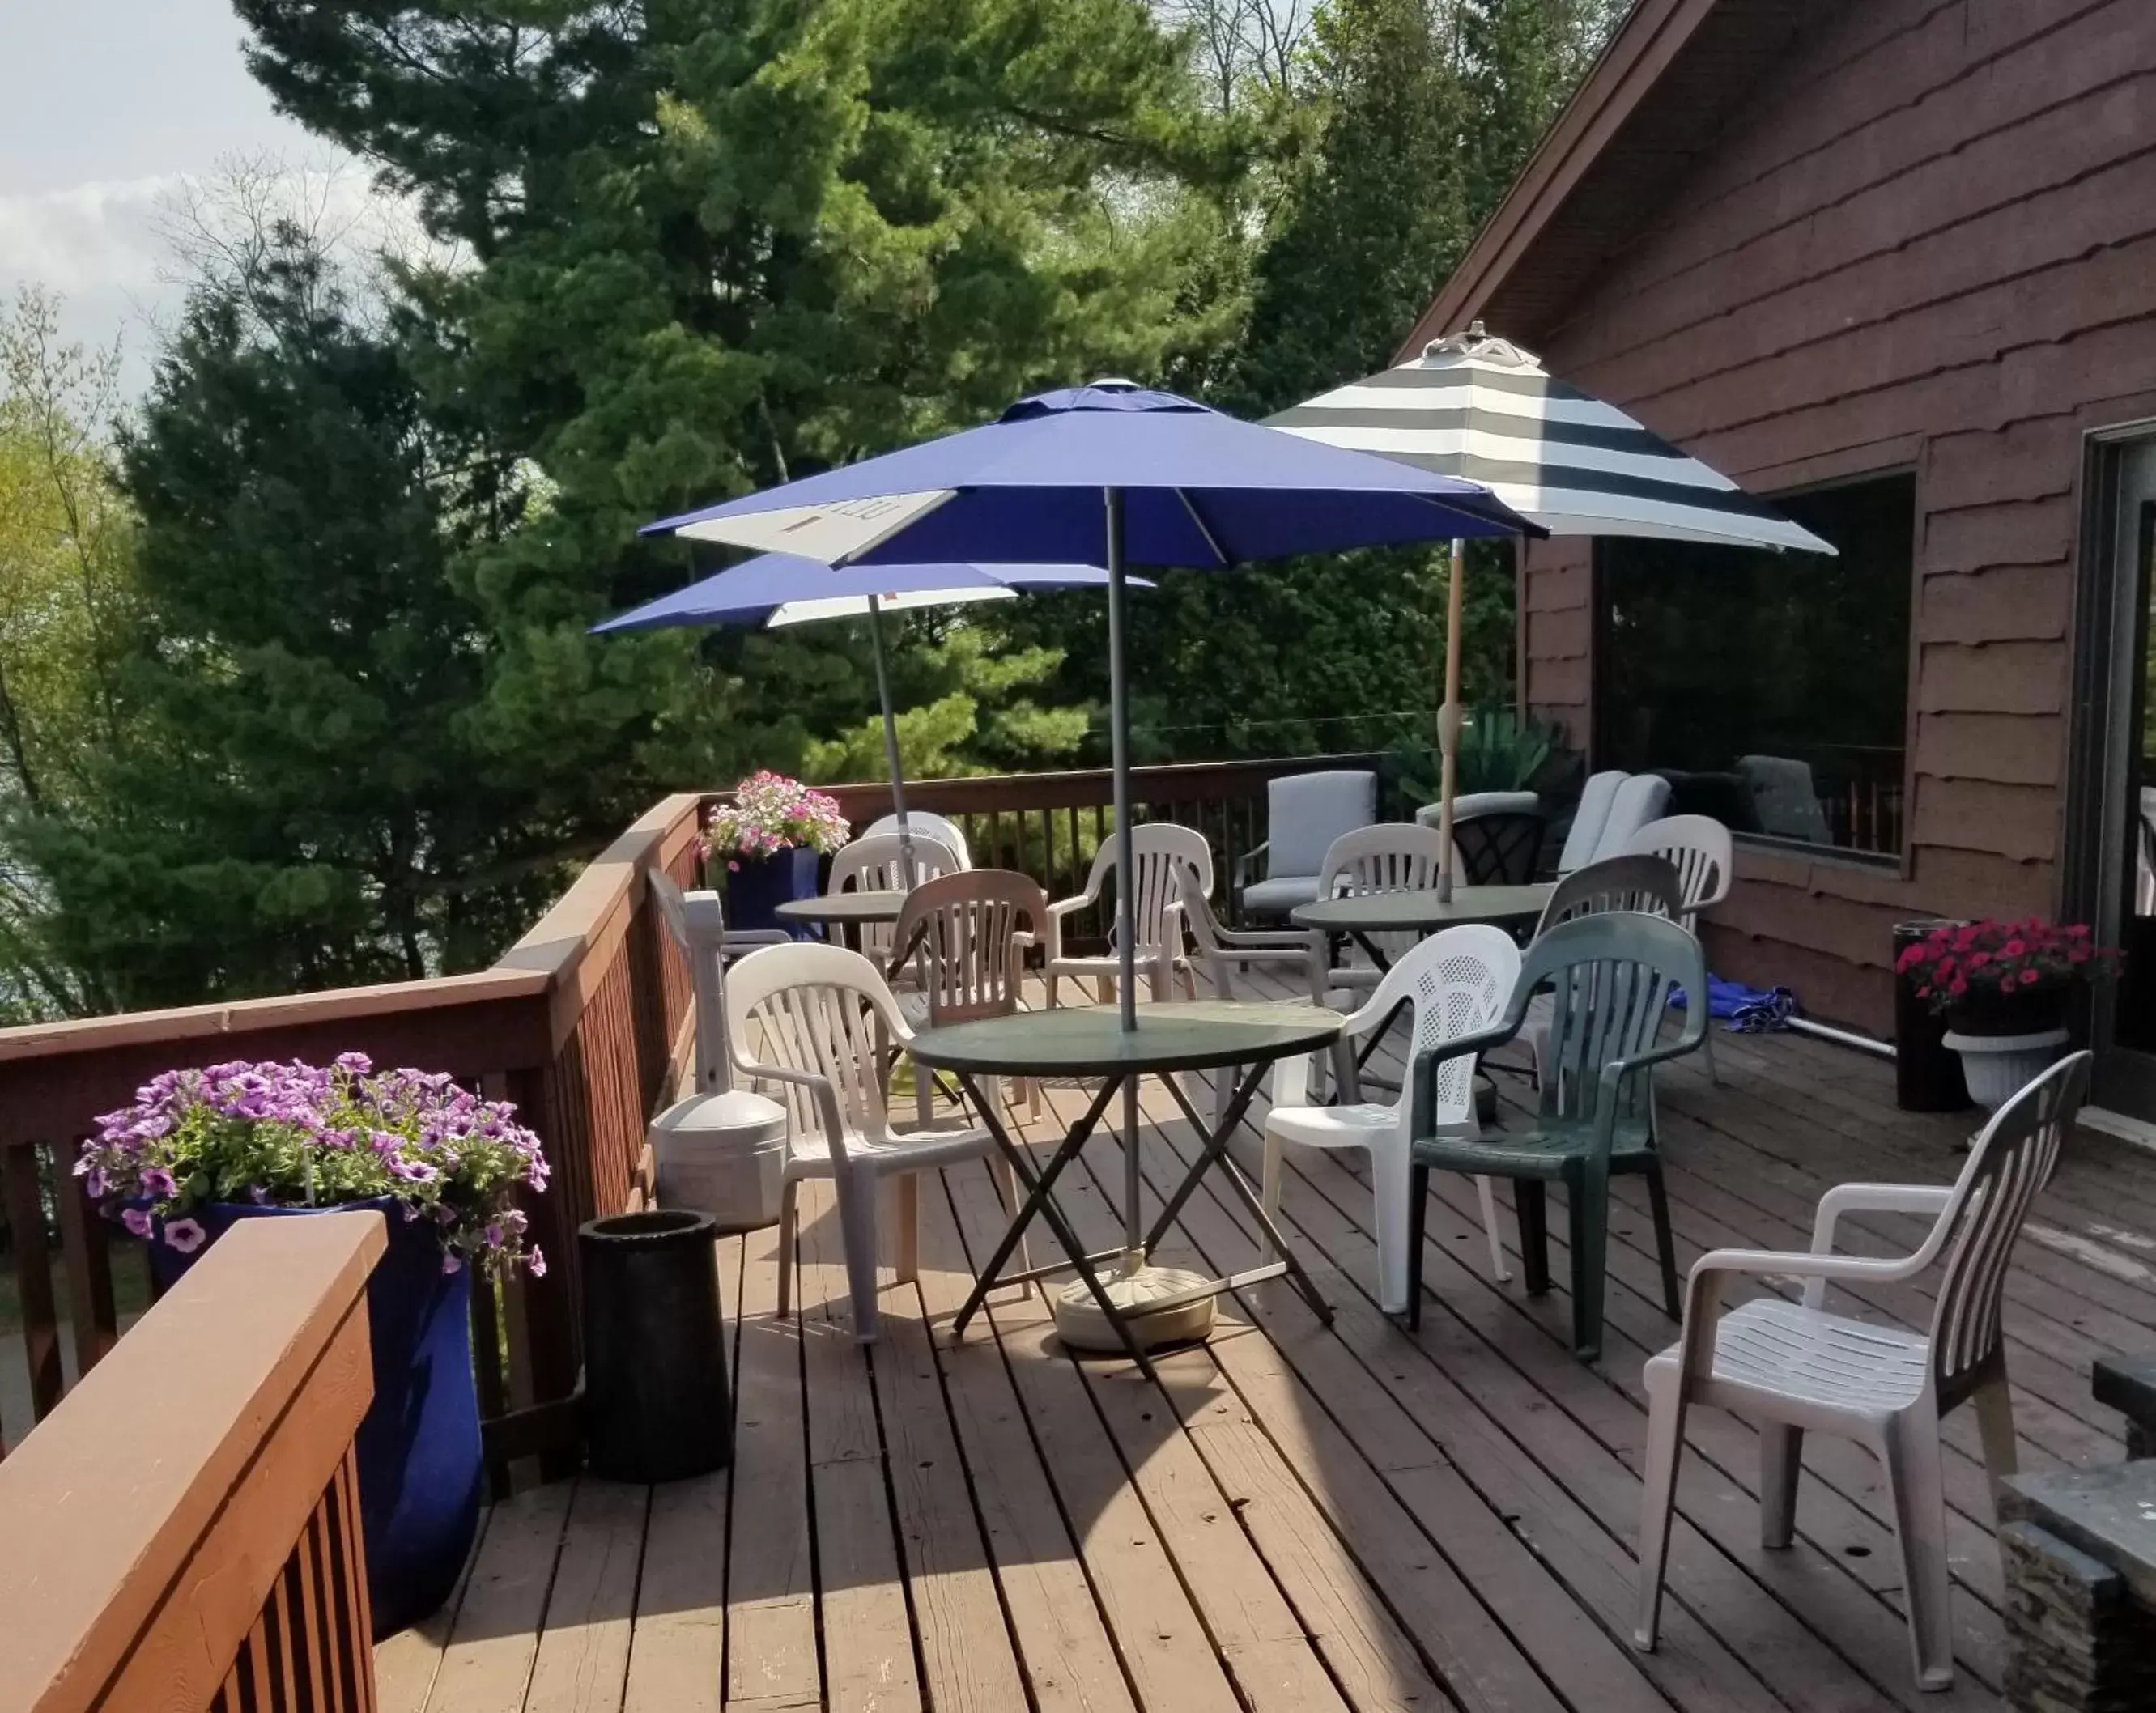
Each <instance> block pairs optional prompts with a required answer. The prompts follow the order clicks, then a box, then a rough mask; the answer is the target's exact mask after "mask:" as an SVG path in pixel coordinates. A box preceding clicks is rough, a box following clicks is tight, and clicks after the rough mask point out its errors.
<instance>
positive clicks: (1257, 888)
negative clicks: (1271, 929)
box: [1243, 874, 1317, 916]
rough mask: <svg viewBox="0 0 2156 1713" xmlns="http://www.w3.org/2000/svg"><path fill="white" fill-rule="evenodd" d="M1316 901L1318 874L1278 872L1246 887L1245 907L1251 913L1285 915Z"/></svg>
mask: <svg viewBox="0 0 2156 1713" xmlns="http://www.w3.org/2000/svg"><path fill="white" fill-rule="evenodd" d="M1316 902H1317V875H1315V874H1276V875H1275V876H1273V877H1272V878H1271V879H1270V880H1253V881H1252V882H1251V883H1250V885H1247V886H1245V888H1244V889H1243V909H1244V910H1245V911H1246V912H1247V913H1249V914H1250V915H1259V916H1284V915H1286V914H1287V913H1288V912H1289V911H1290V910H1293V909H1294V908H1295V907H1296V905H1299V904H1314V903H1316Z"/></svg>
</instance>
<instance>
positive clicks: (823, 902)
mask: <svg viewBox="0 0 2156 1713" xmlns="http://www.w3.org/2000/svg"><path fill="white" fill-rule="evenodd" d="M905 908H906V894H905V893H903V892H901V891H900V890H897V889H896V888H893V889H891V890H888V891H875V890H868V891H860V892H819V893H818V894H817V895H815V896H814V898H789V899H788V900H786V901H785V902H784V903H783V904H782V905H778V907H777V908H776V909H774V910H773V911H772V914H773V915H775V916H777V917H778V919H779V921H783V922H823V923H825V924H827V925H829V926H834V927H837V928H839V929H842V930H843V931H844V933H845V936H846V944H847V945H848V946H851V947H852V948H853V949H854V950H855V951H860V949H861V929H862V928H863V927H864V926H870V927H875V926H882V927H889V926H891V924H892V923H893V922H895V921H897V920H898V913H899V912H900V911H901V910H903V909H905Z"/></svg>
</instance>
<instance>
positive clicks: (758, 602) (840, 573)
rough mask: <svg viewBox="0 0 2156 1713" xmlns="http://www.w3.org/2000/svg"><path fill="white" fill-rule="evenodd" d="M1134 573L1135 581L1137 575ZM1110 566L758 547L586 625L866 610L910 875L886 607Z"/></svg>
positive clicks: (782, 620)
mask: <svg viewBox="0 0 2156 1713" xmlns="http://www.w3.org/2000/svg"><path fill="white" fill-rule="evenodd" d="M1140 581H1142V579H1141V580H1140ZM1107 582H1108V573H1107V572H1106V571H1105V570H1104V569H1102V568H1101V567H1098V566H1093V565H963V564H952V565H856V566H850V567H846V568H844V569H843V570H834V569H833V568H832V567H830V566H828V565H826V564H824V562H822V561H821V560H817V559H803V558H802V557H801V556H799V555H798V554H793V553H764V554H760V555H758V556H757V557H756V558H754V559H751V560H747V561H745V562H742V564H739V565H736V566H732V567H729V568H727V569H726V570H725V571H721V572H714V573H713V574H712V575H711V576H710V577H703V578H701V579H699V580H698V581H697V582H693V583H690V585H689V586H688V587H686V588H681V589H676V590H675V591H674V592H673V593H671V594H669V595H661V596H660V597H659V598H658V599H657V600H655V601H647V602H645V603H644V605H643V606H641V607H638V608H634V609H633V610H631V611H629V612H627V613H621V614H619V616H618V617H616V618H609V619H607V620H605V621H604V622H603V623H598V624H595V625H593V627H592V632H593V634H594V635H603V634H605V633H608V632H610V631H634V630H663V629H669V628H676V627H690V626H704V625H720V624H737V625H761V626H762V627H764V628H767V629H777V628H779V627H781V626H783V625H791V624H812V623H815V622H816V621H818V620H819V619H827V618H865V619H867V620H868V621H869V637H870V642H871V643H872V644H873V645H874V647H875V677H876V702H877V705H878V707H879V710H880V712H881V715H882V718H883V742H884V762H885V766H886V767H888V768H889V770H890V772H891V808H892V810H893V811H894V813H896V815H897V817H898V836H899V839H900V841H901V849H902V851H903V852H904V859H905V864H906V876H907V878H908V879H909V880H911V877H912V874H913V828H912V823H911V820H910V819H909V818H908V817H907V815H906V776H905V772H904V769H903V768H902V767H901V764H900V761H899V753H898V714H897V710H896V708H895V707H893V705H892V704H891V673H890V669H889V665H888V663H887V660H886V658H885V648H884V634H883V615H884V614H885V613H896V612H903V611H905V610H906V609H907V608H916V607H949V606H957V605H960V604H962V603H968V602H973V601H998V600H1009V599H1011V598H1012V597H1014V596H1016V595H1018V594H1019V592H1022V591H1024V590H1041V589H1074V588H1104V587H1106V585H1107Z"/></svg>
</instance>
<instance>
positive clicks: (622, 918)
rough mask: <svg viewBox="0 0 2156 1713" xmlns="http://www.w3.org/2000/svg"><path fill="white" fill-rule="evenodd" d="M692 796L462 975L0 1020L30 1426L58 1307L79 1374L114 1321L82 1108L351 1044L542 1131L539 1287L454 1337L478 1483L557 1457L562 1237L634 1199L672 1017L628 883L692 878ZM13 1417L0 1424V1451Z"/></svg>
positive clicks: (3, 1180)
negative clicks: (462, 1340) (168, 1079)
mask: <svg viewBox="0 0 2156 1713" xmlns="http://www.w3.org/2000/svg"><path fill="white" fill-rule="evenodd" d="M700 808H701V799H699V798H696V797H695V796H691V795H683V796H679V797H672V798H667V799H666V800H665V802H663V803H660V804H659V805H658V806H657V807H656V808H654V809H652V810H651V811H650V813H648V814H646V815H645V816H644V817H643V818H642V819H640V820H639V821H638V822H637V823H636V824H635V825H634V826H633V827H631V828H629V831H628V832H626V833H624V834H623V835H622V836H621V837H620V838H619V839H616V840H615V841H614V842H613V844H612V845H610V846H609V847H608V849H606V850H605V851H603V853H601V854H600V855H599V856H598V859H596V860H595V861H593V863H592V864H589V865H588V867H587V868H586V869H584V871H583V874H581V875H579V876H578V877H577V880H576V882H575V884H574V885H572V886H571V887H570V888H569V889H568V890H567V892H566V893H564V894H563V895H562V898H561V899H560V900H558V901H557V903H556V904H555V905H554V907H553V908H552V910H548V911H547V914H546V915H545V916H544V917H542V919H541V920H540V921H539V922H538V923H537V925H536V926H534V927H533V928H532V930H531V932H530V933H528V934H526V936H524V937H523V938H522V939H521V940H520V941H517V943H516V945H515V946H512V947H511V949H510V950H509V951H508V952H507V953H506V954H505V955H504V957H502V959H501V961H500V962H499V963H497V964H496V965H495V967H493V968H492V969H490V970H487V971H485V972H480V973H479V974H475V975H468V976H452V977H441V978H439V979H435V980H431V981H421V982H393V983H388V984H385V985H382V986H379V987H352V988H343V989H340V990H336V991H334V992H323V993H309V994H303V995H299V996H295V997H294V998H276V999H259V1000H248V1001H244V1002H240V1003H234V1004H230V1005H216V1006H198V1007H192V1008H184V1009H180V1010H173V1011H161V1012H140V1013H132V1014H130V1015H126V1016H122V1017H110V1018H92V1019H90V1020H88V1021H85V1022H80V1023H53V1024H44V1025H38V1026H34V1027H32V1028H14V1029H4V1030H0V1184H4V1193H5V1203H4V1205H5V1207H6V1209H7V1215H8V1228H9V1233H10V1236H11V1239H12V1242H13V1266H14V1271H15V1276H16V1285H17V1295H18V1300H19V1302H20V1305H21V1314H22V1321H23V1335H22V1336H23V1354H24V1357H25V1359H26V1361H27V1363H28V1402H29V1413H30V1415H31V1417H32V1418H33V1420H42V1419H43V1418H44V1417H45V1416H46V1415H48V1414H49V1413H50V1412H51V1411H52V1410H53V1409H54V1408H55V1407H56V1406H58V1404H59V1401H60V1398H61V1396H62V1394H63V1393H64V1391H65V1389H66V1383H67V1374H66V1370H67V1367H68V1366H69V1364H68V1363H67V1362H65V1360H64V1355H65V1354H66V1353H65V1352H64V1351H63V1349H62V1343H63V1321H64V1329H65V1331H66V1333H67V1334H68V1341H69V1343H71V1345H72V1352H71V1353H72V1355H73V1357H74V1362H73V1367H74V1370H75V1372H76V1373H77V1374H78V1375H81V1374H86V1373H88V1372H90V1369H91V1368H92V1367H95V1365H96V1363H97V1362H99V1360H100V1358H101V1357H104V1356H105V1353H106V1352H107V1351H110V1349H111V1348H112V1347H113V1343H114V1340H115V1337H116V1336H118V1332H119V1325H118V1316H117V1314H116V1311H115V1295H114V1290H113V1259H114V1256H115V1254H116V1253H121V1252H123V1250H124V1249H125V1247H126V1245H127V1244H129V1243H130V1242H131V1240H129V1239H121V1238H118V1237H115V1236H114V1235H112V1234H111V1233H108V1232H107V1230H106V1228H105V1225H104V1223H103V1222H102V1221H101V1220H100V1218H98V1217H97V1215H96V1213H95V1210H94V1209H93V1208H91V1206H90V1203H88V1202H87V1200H86V1199H85V1198H84V1197H83V1195H82V1194H81V1192H80V1187H79V1184H78V1181H77V1180H76V1179H75V1178H74V1176H73V1174H72V1164H73V1161H74V1156H75V1153H76V1149H77V1143H78V1142H79V1141H80V1138H81V1137H83V1136H85V1135H87V1134H88V1133H89V1132H90V1129H91V1128H92V1121H93V1120H94V1119H95V1116H96V1115H97V1114H98V1113H100V1112H105V1111H108V1110H111V1109H112V1108H114V1107H116V1106H119V1105H124V1104H125V1103H126V1101H127V1100H129V1099H131V1097H132V1095H133V1094H134V1091H135V1090H136V1087H137V1086H139V1085H141V1084H142V1083H143V1082H145V1081H146V1080H148V1079H149V1078H150V1077H151V1076H152V1075H154V1074H157V1072H158V1071H160V1070H163V1069H168V1068H170V1067H173V1066H182V1065H195V1066H199V1065H207V1064H216V1063H218V1062H219V1061H221V1060H225V1059H290V1058H300V1059H311V1060H313V1061H315V1062H317V1063H326V1062H327V1061H328V1060H329V1059H332V1058H334V1057H335V1056H336V1054H339V1053H342V1052H345V1051H347V1050H353V1049H356V1050H357V1051H360V1052H363V1053H366V1054H369V1055H371V1056H372V1058H373V1059H375V1061H376V1062H377V1064H398V1065H415V1066H418V1067H420V1068H422V1069H429V1070H444V1071H448V1072H449V1073H450V1074H452V1075H454V1076H456V1077H458V1078H459V1080H465V1081H468V1082H471V1083H474V1084H476V1085H480V1086H482V1087H484V1088H485V1090H487V1092H489V1093H490V1094H492V1095H497V1096H500V1097H505V1098H506V1099H509V1100H513V1101H515V1102H516V1105H518V1107H519V1108H520V1109H521V1111H522V1113H523V1115H524V1116H525V1117H526V1119H527V1120H528V1121H530V1122H531V1124H532V1126H533V1127H534V1128H535V1129H536V1130H537V1131H538V1132H539V1135H540V1136H541V1138H542V1140H543V1141H544V1142H545V1144H546V1147H547V1155H548V1158H549V1160H550V1162H552V1165H553V1167H554V1168H555V1175H554V1179H553V1183H552V1187H551V1188H550V1189H549V1190H548V1192H547V1193H546V1194H544V1195H542V1196H536V1197H534V1198H531V1202H530V1204H529V1206H528V1208H527V1212H528V1213H529V1214H530V1216H531V1222H532V1230H533V1235H534V1237H535V1238H536V1240H537V1241H538V1243H539V1244H541V1246H542V1248H543V1249H545V1250H546V1253H547V1259H548V1260H549V1261H550V1262H551V1263H552V1265H551V1267H550V1269H549V1271H548V1273H547V1276H546V1277H545V1278H544V1279H520V1280H517V1281H516V1282H515V1283H514V1284H511V1285H507V1286H505V1287H504V1288H503V1289H502V1290H500V1293H499V1294H498V1295H497V1294H496V1293H495V1292H490V1291H485V1290H482V1291H479V1292H476V1293H475V1295H474V1304H475V1310H474V1319H475V1326H474V1329H473V1330H474V1333H475V1338H474V1348H475V1350H476V1351H477V1352H478V1357H479V1360H478V1376H479V1385H480V1404H481V1409H482V1412H483V1413H484V1415H485V1418H487V1423H488V1428H487V1439H488V1449H489V1456H490V1464H491V1465H492V1466H493V1469H494V1470H495V1481H496V1485H497V1486H499V1485H501V1483H502V1481H503V1480H504V1479H505V1477H506V1464H507V1463H508V1461H509V1459H511V1458H514V1457H517V1456H521V1455H524V1454H541V1455H542V1457H544V1458H545V1459H546V1460H547V1462H548V1463H549V1464H552V1465H553V1466H555V1467H557V1468H559V1467H562V1466H565V1464H566V1459H567V1457H568V1456H569V1455H570V1454H571V1453H572V1449H573V1444H574V1439H575V1433H574V1428H575V1422H574V1394H575V1390H576V1385H577V1371H578V1367H579V1354H578V1353H579V1350H580V1345H579V1341H578V1336H577V1299H578V1281H577V1253H576V1231H577V1226H578V1225H580V1224H582V1223H583V1222H584V1221H585V1220H588V1219H590V1218H595V1217H597V1216H598V1215H601V1214H605V1213H619V1212H622V1211H623V1210H624V1209H625V1208H629V1207H630V1206H632V1205H634V1202H635V1199H636V1198H637V1197H638V1195H639V1193H640V1187H639V1170H640V1167H641V1162H642V1154H643V1148H644V1125H645V1121H646V1119H647V1118H648V1116H649V1114H650V1112H651V1110H652V1108H653V1106H654V1103H655V1102H656V1101H657V1100H659V1098H660V1095H662V1094H663V1093H664V1092H665V1086H666V1081H667V1077H668V1074H669V1071H670V1060H671V1054H672V1049H673V1045H674V1044H675V1040H676V1039H677V1037H678V1035H679V1033H680V1027H681V1024H682V1023H683V1022H684V1020H685V1018H686V1015H687V1011H688V1003H689V984H688V972H687V969H686V967H685V965H684V964H683V962H682V961H681V960H680V957H679V956H678V955H677V954H675V952H674V951H673V950H672V948H671V946H670V943H669V942H668V941H667V940H666V937H665V931H664V929H663V927H662V926H661V923H660V917H659V915H658V913H657V911H656V910H655V909H654V908H653V907H651V905H650V904H649V900H648V899H647V889H646V887H645V885H644V876H645V874H647V873H649V871H650V870H651V869H654V868H655V869H663V870H665V871H666V872H667V873H669V874H672V875H673V876H674V877H675V879H676V880H684V881H686V880H690V879H691V877H692V874H693V871H694V868H695V855H696V852H695V837H696V824H697V818H698V814H699V812H700ZM63 1299H64V1302H65V1305H66V1313H65V1316H64V1317H63V1316H62V1315H61V1312H60V1305H61V1301H62V1300H63ZM29 1425H30V1423H28V1422H24V1421H20V1420H12V1421H0V1450H4V1447H5V1445H6V1444H8V1442H9V1441H10V1440H12V1439H20V1438H21V1437H22V1435H23V1433H25V1432H26V1431H27V1430H28V1427H29Z"/></svg>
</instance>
